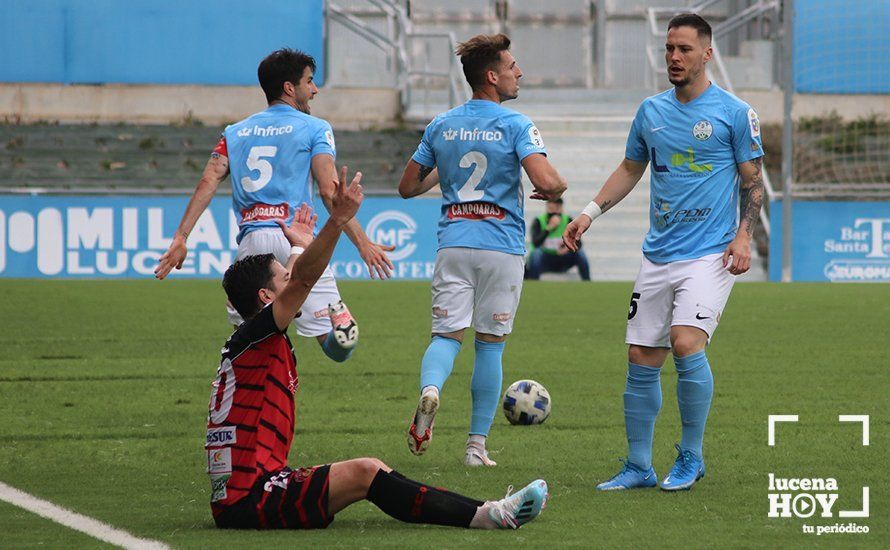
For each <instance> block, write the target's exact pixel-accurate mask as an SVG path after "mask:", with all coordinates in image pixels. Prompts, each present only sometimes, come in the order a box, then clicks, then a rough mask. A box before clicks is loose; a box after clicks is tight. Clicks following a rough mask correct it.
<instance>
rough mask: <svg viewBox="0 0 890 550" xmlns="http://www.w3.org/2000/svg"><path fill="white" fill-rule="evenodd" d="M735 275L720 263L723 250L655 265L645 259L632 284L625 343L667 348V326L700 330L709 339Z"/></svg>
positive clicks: (668, 338)
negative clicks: (699, 256)
mask: <svg viewBox="0 0 890 550" xmlns="http://www.w3.org/2000/svg"><path fill="white" fill-rule="evenodd" d="M734 282H735V275H732V274H731V273H730V272H729V271H727V270H726V268H725V267H723V254H722V253H718V254H709V255H707V256H702V257H701V258H697V259H694V260H684V261H680V262H671V263H667V264H656V263H653V262H650V261H649V260H647V259H646V258H645V257H644V258H643V265H641V266H640V273H639V275H637V281H636V283H634V290H633V294H632V295H631V300H630V309H629V310H628V313H627V337H626V338H625V342H626V343H628V344H635V345H638V346H646V347H653V348H669V347H671V339H670V334H671V327H672V326H677V325H683V326H690V327H696V328H700V329H701V330H703V331H705V332H706V333H707V334H708V341H709V342H710V340H711V336H713V334H714V331H715V330H716V329H717V323H719V322H720V316H721V315H722V314H723V308H724V307H725V306H726V302H727V300H729V292H730V291H731V290H732V285H733V283H734Z"/></svg>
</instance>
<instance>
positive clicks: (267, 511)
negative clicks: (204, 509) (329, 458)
mask: <svg viewBox="0 0 890 550" xmlns="http://www.w3.org/2000/svg"><path fill="white" fill-rule="evenodd" d="M330 469H331V466H330V464H326V465H324V466H315V467H313V468H299V469H297V470H291V469H290V468H284V469H283V470H280V471H278V472H275V473H272V474H269V475H266V476H263V477H261V478H260V479H258V480H257V482H256V483H255V484H254V486H253V489H252V490H251V491H250V494H249V495H247V496H246V497H244V498H242V499H241V500H239V501H238V502H236V503H235V504H232V505H230V506H219V505H215V504H212V505H211V508H212V510H213V519H214V521H216V526H217V527H220V528H223V529H324V528H325V527H327V526H328V525H330V523H331V522H332V521H333V520H334V516H333V515H329V514H328V477H329V474H330Z"/></svg>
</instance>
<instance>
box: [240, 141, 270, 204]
mask: <svg viewBox="0 0 890 550" xmlns="http://www.w3.org/2000/svg"><path fill="white" fill-rule="evenodd" d="M277 152H278V147H275V146H274V145H258V146H256V147H251V148H250V152H248V153H247V168H249V169H250V170H251V172H252V171H254V170H256V171H258V172H259V173H260V175H259V177H258V178H257V179H251V177H250V176H244V177H243V178H241V187H243V188H244V190H245V191H247V192H248V193H253V192H254V191H259V190H260V189H262V188H263V187H265V186H266V184H267V183H269V181H270V180H271V179H272V164H271V163H270V162H269V161H268V160H266V159H264V158H263V157H268V158H272V157H274V156H275V154H276V153H277Z"/></svg>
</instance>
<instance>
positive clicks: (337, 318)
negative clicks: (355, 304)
mask: <svg viewBox="0 0 890 550" xmlns="http://www.w3.org/2000/svg"><path fill="white" fill-rule="evenodd" d="M328 314H329V315H330V318H331V326H332V327H333V328H334V338H335V339H336V340H337V343H338V344H339V345H340V347H341V348H343V349H352V348H354V347H355V345H356V344H358V324H357V323H356V322H355V319H354V318H353V317H352V314H351V313H349V309H348V308H347V307H346V304H344V303H343V300H340V301H339V302H337V303H336V304H328Z"/></svg>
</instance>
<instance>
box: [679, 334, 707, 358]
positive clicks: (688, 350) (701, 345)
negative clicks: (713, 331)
mask: <svg viewBox="0 0 890 550" xmlns="http://www.w3.org/2000/svg"><path fill="white" fill-rule="evenodd" d="M707 343H708V339H707V338H704V339H702V338H699V337H697V336H693V335H688V334H682V335H679V336H677V337H675V338H672V339H671V349H672V351H673V352H674V355H675V356H677V357H686V356H687V355H692V354H695V353H698V352H700V351H701V350H703V349H705V345H706V344H707Z"/></svg>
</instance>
